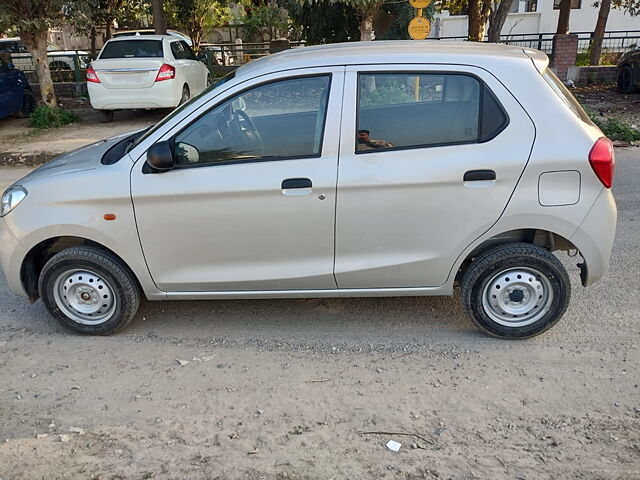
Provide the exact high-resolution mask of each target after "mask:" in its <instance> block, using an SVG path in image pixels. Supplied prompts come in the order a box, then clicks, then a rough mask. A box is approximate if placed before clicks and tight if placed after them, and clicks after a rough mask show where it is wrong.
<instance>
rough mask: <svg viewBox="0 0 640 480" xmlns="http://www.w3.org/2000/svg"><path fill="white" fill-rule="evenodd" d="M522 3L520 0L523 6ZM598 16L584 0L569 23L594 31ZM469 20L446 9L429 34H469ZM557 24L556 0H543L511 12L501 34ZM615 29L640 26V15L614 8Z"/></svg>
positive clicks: (610, 25) (574, 28) (547, 29)
mask: <svg viewBox="0 0 640 480" xmlns="http://www.w3.org/2000/svg"><path fill="white" fill-rule="evenodd" d="M523 3H524V2H521V7H522V4H523ZM597 19H598V9H597V8H595V7H594V6H593V1H592V0H582V8H580V9H573V10H571V16H570V21H569V26H570V29H571V31H572V32H591V31H593V29H594V27H595V25H596V20H597ZM467 22H468V20H467V16H466V15H455V16H451V15H449V12H447V11H444V12H442V13H440V14H436V16H435V20H434V25H433V28H432V29H431V33H430V34H429V38H436V37H458V36H466V35H467ZM557 24H558V10H554V9H553V0H540V1H539V2H538V11H537V12H531V13H510V14H509V15H508V16H507V20H506V22H505V25H504V27H503V29H502V35H508V34H510V33H512V34H516V33H554V32H555V31H556V26H557ZM613 30H640V16H637V17H632V16H631V15H628V14H625V13H624V12H623V11H622V10H617V9H611V13H610V14H609V20H608V21H607V31H613ZM638 35H640V33H639V34H638Z"/></svg>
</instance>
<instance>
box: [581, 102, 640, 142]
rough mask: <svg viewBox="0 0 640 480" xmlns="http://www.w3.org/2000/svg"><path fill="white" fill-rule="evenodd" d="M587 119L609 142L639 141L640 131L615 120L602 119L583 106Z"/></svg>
mask: <svg viewBox="0 0 640 480" xmlns="http://www.w3.org/2000/svg"><path fill="white" fill-rule="evenodd" d="M583 107H584V109H585V111H586V112H587V114H588V115H589V118H591V120H592V121H593V123H595V124H596V125H597V126H598V128H600V130H602V133H604V134H605V135H606V136H607V137H608V138H610V139H611V140H619V141H623V142H637V141H640V130H638V129H637V128H633V127H632V126H631V125H629V124H628V123H626V122H623V121H621V120H617V119H615V118H603V117H601V116H600V115H598V114H597V113H595V112H594V111H593V110H591V109H590V108H588V107H586V106H583Z"/></svg>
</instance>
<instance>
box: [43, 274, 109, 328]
mask: <svg viewBox="0 0 640 480" xmlns="http://www.w3.org/2000/svg"><path fill="white" fill-rule="evenodd" d="M53 297H54V300H55V302H56V306H57V307H58V308H59V309H60V310H61V311H62V312H63V313H64V314H65V315H66V316H67V317H69V318H70V319H71V320H73V321H74V322H77V323H80V324H83V325H99V324H101V323H104V322H106V321H108V320H109V319H110V318H111V317H112V316H113V314H114V312H115V310H116V304H117V299H116V296H115V294H114V291H113V288H112V287H111V285H110V284H109V282H107V281H106V280H105V279H104V278H103V277H102V276H100V275H98V274H97V273H95V272H93V271H91V270H83V269H73V270H67V271H65V272H63V273H61V274H60V275H58V278H56V281H55V282H54V285H53Z"/></svg>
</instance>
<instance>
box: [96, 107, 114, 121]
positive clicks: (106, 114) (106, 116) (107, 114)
mask: <svg viewBox="0 0 640 480" xmlns="http://www.w3.org/2000/svg"><path fill="white" fill-rule="evenodd" d="M97 112H98V115H99V116H100V121H101V122H102V123H111V122H113V118H114V117H115V111H113V110H97Z"/></svg>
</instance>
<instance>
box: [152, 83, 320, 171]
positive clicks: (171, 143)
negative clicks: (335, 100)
mask: <svg viewBox="0 0 640 480" xmlns="http://www.w3.org/2000/svg"><path fill="white" fill-rule="evenodd" d="M318 77H328V79H329V83H328V85H327V108H326V109H325V112H324V119H323V120H322V131H321V134H320V144H319V145H318V153H317V154H311V155H296V156H292V157H252V158H243V159H240V160H226V161H224V162H214V163H196V164H193V165H175V166H174V168H173V170H185V169H189V168H202V167H216V166H227V165H236V164H244V163H262V162H281V161H287V160H306V159H309V158H321V157H322V150H323V148H324V136H325V132H326V128H327V117H328V116H329V102H330V100H331V86H332V82H333V72H322V73H309V74H304V75H288V76H286V77H280V78H275V79H271V80H265V81H263V82H258V83H254V84H252V85H248V86H247V87H245V88H243V89H241V90H239V91H237V92H236V93H234V94H233V95H229V96H226V97H225V98H222V99H220V101H219V102H216V103H215V104H213V105H212V106H211V107H210V108H208V109H207V110H206V111H205V112H203V113H202V114H200V115H199V116H198V117H197V118H195V119H193V120H191V121H190V122H189V123H187V124H186V125H185V126H184V127H183V128H181V129H180V130H179V131H177V132H176V133H174V134H173V135H171V137H169V138H168V139H167V141H168V142H169V146H170V147H171V153H172V154H173V153H174V145H175V139H176V137H177V136H178V135H180V134H181V133H182V132H183V131H185V130H186V129H187V128H189V127H190V126H191V125H193V124H194V123H196V122H197V121H198V120H200V119H201V118H202V117H204V116H205V115H207V114H208V113H209V112H211V111H212V110H214V109H216V108H218V107H219V106H220V105H222V104H223V103H225V102H227V101H229V100H232V99H234V98H236V97H238V96H239V95H242V94H243V93H245V92H248V91H249V90H253V89H254V88H258V87H262V86H264V85H269V84H272V83H278V82H284V81H287V80H302V79H305V78H318ZM173 170H170V171H168V172H164V173H171V171H173ZM142 173H155V172H154V171H153V170H152V169H151V167H150V166H149V164H148V163H147V160H146V158H145V161H144V163H143V165H142Z"/></svg>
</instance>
